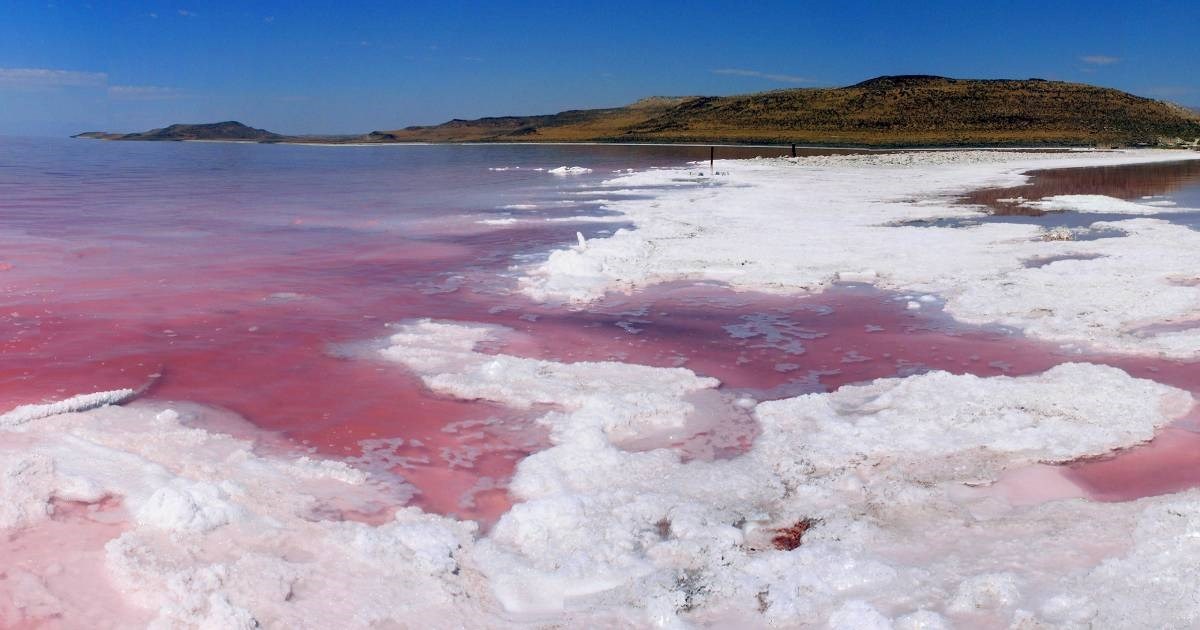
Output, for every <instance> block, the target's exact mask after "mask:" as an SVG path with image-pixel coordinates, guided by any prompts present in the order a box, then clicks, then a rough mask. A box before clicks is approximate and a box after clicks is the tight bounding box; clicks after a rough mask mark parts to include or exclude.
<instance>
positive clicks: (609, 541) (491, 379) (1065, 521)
mask: <svg viewBox="0 0 1200 630" xmlns="http://www.w3.org/2000/svg"><path fill="white" fill-rule="evenodd" d="M508 334H511V333H510V332H508V331H505V330H504V329H501V328H497V327H490V326H477V325H459V324H453V323H448V322H433V321H419V322H412V323H409V324H406V325H403V326H401V327H400V328H399V330H398V332H397V334H396V335H395V336H393V337H392V340H391V341H392V346H391V347H389V348H388V349H386V350H384V351H383V353H384V355H385V356H387V357H388V358H390V359H392V360H395V361H400V362H401V363H403V364H405V365H407V366H408V367H409V368H411V369H413V370H414V371H415V372H416V373H418V374H419V375H421V376H422V378H423V379H424V380H425V382H426V384H428V385H429V387H431V388H432V389H434V390H435V391H438V392H442V393H445V394H449V395H453V396H456V397H459V398H464V399H485V400H491V401H495V402H500V403H504V404H509V405H513V406H516V407H522V408H525V407H529V406H531V405H536V404H540V403H545V402H554V403H556V407H557V409H556V410H555V411H552V412H550V413H548V414H546V415H545V416H544V417H543V418H542V419H541V422H543V423H545V424H547V425H548V426H549V427H550V428H551V440H552V443H553V446H552V447H551V448H549V449H547V450H545V451H542V452H540V453H537V454H535V455H532V456H530V457H528V458H526V459H525V460H524V461H523V462H521V464H520V465H519V466H518V469H517V473H516V476H515V478H514V480H513V482H512V485H511V489H512V492H513V493H514V494H515V495H516V497H517V498H519V499H521V500H522V502H521V503H519V504H518V505H516V506H515V507H514V508H513V509H512V510H511V511H510V512H509V513H507V514H505V515H504V516H503V517H502V518H501V520H500V522H499V523H498V524H497V525H496V527H495V528H494V529H493V531H492V532H491V533H490V534H489V535H488V536H487V537H485V538H483V539H481V540H479V541H478V542H477V544H476V546H475V547H474V549H473V558H474V560H475V562H476V563H477V566H478V567H479V568H480V569H481V570H482V571H483V573H484V574H485V575H487V576H488V578H489V579H490V581H491V584H492V586H493V588H494V594H495V596H496V597H497V598H498V600H499V601H500V602H501V604H503V606H504V607H505V608H506V609H507V610H508V611H509V612H510V614H515V615H518V616H517V617H515V618H516V619H518V620H521V621H525V622H529V623H535V622H536V623H544V622H576V623H584V622H595V618H594V616H595V615H601V617H600V618H601V619H619V620H620V623H621V624H624V625H630V626H634V627H639V626H648V625H654V626H660V627H661V626H666V627H675V626H683V625H688V624H701V625H707V624H712V625H720V626H723V625H728V624H735V623H736V624H742V625H746V626H749V627H763V626H778V627H820V626H822V625H827V626H829V627H840V628H860V627H899V628H930V627H953V626H960V627H975V626H980V625H982V626H988V627H1003V626H1006V625H1009V624H1015V625H1020V624H1037V623H1046V624H1058V625H1061V626H1063V627H1086V625H1087V624H1089V623H1090V624H1096V623H1100V624H1103V623H1105V622H1107V621H1110V620H1113V619H1130V618H1136V617H1135V616H1134V615H1135V613H1131V612H1128V611H1129V610H1141V609H1145V608H1146V607H1147V605H1148V604H1147V602H1151V601H1154V599H1155V598H1157V597H1162V596H1170V597H1173V598H1175V600H1178V601H1177V602H1176V603H1177V604H1178V605H1176V606H1174V607H1173V608H1171V609H1170V610H1167V611H1161V610H1156V611H1154V612H1153V614H1152V616H1150V617H1147V618H1148V619H1155V620H1162V621H1163V622H1164V623H1165V624H1166V625H1167V626H1170V625H1171V624H1175V625H1182V626H1186V625H1189V624H1192V623H1196V622H1198V621H1200V604H1198V603H1196V602H1190V603H1189V602H1187V601H1184V597H1183V592H1184V590H1185V589H1186V586H1185V584H1186V583H1187V582H1186V579H1184V578H1183V577H1174V578H1172V579H1173V580H1174V581H1172V582H1170V583H1168V584H1166V585H1165V586H1164V583H1162V582H1159V581H1157V580H1154V579H1150V578H1146V577H1137V578H1132V579H1131V578H1130V577H1129V576H1125V575H1121V573H1120V571H1119V570H1112V569H1109V568H1108V567H1109V566H1110V565H1113V563H1118V564H1119V563H1122V562H1126V563H1128V562H1146V563H1148V564H1157V565H1160V567H1161V571H1163V572H1164V573H1169V574H1171V575H1173V576H1175V575H1177V576H1182V575H1186V574H1187V573H1188V572H1189V571H1191V566H1193V564H1194V562H1195V561H1196V560H1197V559H1200V557H1198V556H1197V555H1196V554H1195V553H1192V554H1180V553H1179V549H1180V547H1181V546H1183V547H1185V548H1186V547H1188V546H1189V544H1190V541H1189V539H1188V535H1189V533H1188V532H1189V531H1190V530H1188V529H1187V527H1186V526H1183V525H1180V526H1178V527H1176V529H1175V530H1171V531H1169V532H1167V534H1166V538H1167V541H1166V542H1163V543H1161V544H1159V543H1155V544H1152V545H1147V544H1144V543H1143V542H1142V541H1141V540H1140V539H1139V541H1138V542H1137V543H1136V544H1133V545H1131V543H1130V540H1131V538H1132V536H1133V535H1134V534H1135V533H1136V532H1137V531H1138V529H1137V528H1139V527H1145V525H1144V524H1143V525H1139V522H1142V521H1145V519H1146V518H1152V516H1149V515H1153V514H1156V513H1158V512H1160V511H1161V510H1162V509H1164V508H1163V507H1162V506H1164V505H1174V504H1176V503H1182V504H1185V505H1189V506H1194V507H1192V508H1189V509H1190V510H1192V511H1193V512H1196V513H1197V515H1198V517H1200V495H1197V494H1195V493H1188V494H1183V495H1178V496H1176V497H1171V498H1160V499H1145V500H1142V501H1137V502H1131V503H1124V504H1097V503H1091V502H1087V501H1082V500H1070V501H1056V502H1051V503H1045V504H1042V505H1039V506H1035V507H1018V506H1013V505H1009V504H1008V503H1006V502H1005V501H1004V500H1003V499H1001V498H998V497H997V496H995V495H993V494H989V493H987V492H979V491H974V490H970V489H969V488H968V486H967V484H971V485H978V484H981V483H985V482H987V481H990V480H993V479H996V478H997V476H998V475H1000V473H1001V472H1003V471H1005V470H1009V469H1013V468H1017V467H1023V466H1027V465H1029V464H1032V463H1036V462H1060V461H1067V460H1071V459H1075V458H1078V457H1081V456H1086V455H1090V454H1098V453H1104V452H1108V451H1110V450H1112V449H1114V448H1117V447H1119V446H1125V445H1131V444H1136V443H1138V442H1143V441H1145V440H1147V439H1149V438H1150V437H1151V436H1152V435H1153V433H1154V431H1155V429H1156V428H1157V427H1161V426H1163V425H1164V424H1166V423H1167V422H1169V421H1171V420H1172V419H1173V418H1176V417H1179V416H1181V415H1182V414H1184V413H1186V412H1187V410H1188V409H1190V408H1191V406H1192V404H1193V401H1192V398H1191V396H1190V395H1189V394H1187V393H1186V392H1183V391H1181V390H1177V389H1174V388H1170V387H1167V386H1164V385H1160V384H1157V383H1153V382H1151V381H1146V380H1139V379H1133V378H1131V377H1129V376H1128V375H1126V374H1125V373H1124V372H1122V371H1120V370H1117V369H1115V368H1111V367H1106V366H1098V365H1088V364H1066V365H1061V366H1058V367H1055V368H1053V369H1051V370H1049V371H1047V372H1046V373H1044V374H1041V375H1037V376H1029V377H1020V378H1008V377H995V378H980V377H975V376H969V375H966V376H955V375H950V374H946V373H942V372H934V373H930V374H925V375H920V376H912V377H908V378H904V379H883V380H879V381H876V382H874V383H871V384H868V385H864V386H856V387H844V388H842V389H841V390H839V391H837V392H835V393H832V394H814V395H808V396H801V397H797V398H792V399H787V400H782V401H775V402H767V403H762V404H759V405H758V407H757V413H756V415H757V419H758V420H759V422H760V423H761V427H762V435H760V436H759V438H758V439H757V441H756V443H755V445H754V447H753V449H752V450H751V451H750V452H748V453H746V454H745V455H742V456H739V457H736V458H733V459H731V460H726V461H690V462H683V461H681V460H680V458H679V456H678V454H677V453H675V452H673V451H670V450H666V449H658V450H652V451H643V452H630V451H627V450H622V449H621V448H620V447H619V446H618V440H634V439H636V438H638V437H640V435H639V434H640V433H644V434H645V435H653V434H659V433H661V431H663V429H664V427H671V428H672V429H674V430H676V431H678V430H680V428H679V427H680V424H679V423H680V421H681V420H682V422H683V423H684V424H683V427H684V429H685V430H686V426H687V422H688V417H689V415H691V414H692V413H693V412H694V411H695V406H694V405H693V403H692V401H695V400H697V399H698V397H701V396H703V395H705V394H706V393H707V394H711V395H718V396H719V394H717V393H716V392H715V391H713V387H714V386H715V383H714V382H713V381H712V380H711V379H707V378H703V377H699V376H696V375H695V374H693V373H691V372H690V371H688V370H684V369H678V368H676V369H668V368H647V367H641V366H633V365H626V364H620V363H575V364H563V363H556V362H550V361H539V360H533V359H524V358H519V357H512V356H505V355H488V354H482V353H479V352H475V351H473V350H472V349H471V348H473V347H474V345H475V344H478V343H480V342H484V341H490V340H495V339H503V338H504V337H505V336H506V335H508ZM1080 391H1088V392H1092V393H1093V395H1091V396H1088V397H1080V396H1079V392H1080ZM738 402H739V401H733V400H730V401H728V404H729V405H730V407H733V406H735V405H737V404H738ZM800 519H810V520H811V521H812V523H813V525H812V527H811V529H810V530H809V531H808V532H807V533H806V534H805V536H804V538H803V544H802V545H800V546H799V547H798V548H796V549H794V550H791V551H783V550H777V549H774V548H773V547H772V545H771V538H772V537H773V536H774V535H775V529H774V528H777V527H786V526H788V525H791V524H793V523H795V522H797V521H798V520H800ZM1197 522H1198V523H1200V518H1198V521H1197ZM1143 556H1145V557H1144V558H1143ZM998 567H1004V568H1003V569H998ZM1101 589H1107V591H1108V592H1106V594H1105V597H1096V596H1095V595H1094V593H1096V592H1097V591H1099V590H1101ZM1120 615H1124V617H1120ZM1137 625H1138V624H1134V626H1137ZM1028 627H1033V626H1028Z"/></svg>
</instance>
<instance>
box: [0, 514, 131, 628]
mask: <svg viewBox="0 0 1200 630" xmlns="http://www.w3.org/2000/svg"><path fill="white" fill-rule="evenodd" d="M51 507H52V509H53V513H52V514H51V515H50V518H49V519H47V520H45V521H42V522H40V523H38V524H37V525H36V526H34V527H29V528H26V529H18V530H9V531H6V532H4V534H3V535H2V536H0V627H4V628H44V627H47V626H48V625H49V626H51V627H56V626H57V624H60V623H62V620H64V619H79V620H82V619H90V620H93V621H95V622H97V623H100V624H101V625H98V626H96V627H141V626H144V625H146V624H147V623H148V622H149V621H150V618H149V616H148V615H147V614H146V612H145V611H142V610H139V609H135V608H131V607H129V606H127V605H125V598H124V597H122V596H121V594H120V593H119V592H118V591H117V589H116V588H114V586H113V584H112V583H111V582H110V581H109V577H108V573H107V571H106V570H105V567H104V545H105V543H107V542H108V541H110V540H112V539H113V538H116V537H117V536H119V535H120V534H121V532H122V531H124V529H125V528H124V522H125V521H126V514H125V512H124V510H123V509H122V508H121V506H120V502H119V501H117V500H115V499H106V500H103V501H100V502H98V503H78V502H70V501H54V502H52V503H51ZM100 620H103V621H102V622H101V621H100Z"/></svg>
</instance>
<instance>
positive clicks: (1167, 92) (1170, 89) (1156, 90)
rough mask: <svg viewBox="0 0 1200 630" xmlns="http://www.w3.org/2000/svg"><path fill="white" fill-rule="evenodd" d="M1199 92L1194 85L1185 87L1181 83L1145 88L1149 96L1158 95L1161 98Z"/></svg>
mask: <svg viewBox="0 0 1200 630" xmlns="http://www.w3.org/2000/svg"><path fill="white" fill-rule="evenodd" d="M1197 93H1200V89H1197V88H1194V87H1186V86H1182V85H1160V86H1157V87H1152V88H1149V89H1147V90H1146V94H1149V95H1150V96H1158V97H1162V98H1172V97H1177V96H1191V95H1193V94H1197Z"/></svg>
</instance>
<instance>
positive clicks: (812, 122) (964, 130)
mask: <svg viewBox="0 0 1200 630" xmlns="http://www.w3.org/2000/svg"><path fill="white" fill-rule="evenodd" d="M80 135H81V136H85V137H93V138H102V139H109V140H204V139H208V140H255V141H259V142H325V143H348V142H367V143H391V142H702V143H762V144H789V143H796V144H810V145H843V146H877V147H887V146H956V145H958V146H962V145H976V146H983V145H990V146H1013V145H1024V146H1032V145H1086V146H1095V145H1137V144H1147V145H1152V144H1160V143H1162V142H1164V140H1167V141H1169V140H1171V139H1183V140H1185V141H1192V140H1195V139H1197V138H1200V116H1198V115H1197V114H1196V113H1195V112H1193V111H1191V110H1188V109H1185V108H1183V107H1179V106H1176V105H1172V104H1170V103H1164V102H1162V101H1155V100H1152V99H1148V98H1142V97H1139V96H1134V95H1132V94H1128V93H1125V92H1121V91H1119V90H1113V89H1109V88H1101V87H1095V86H1091V85H1084V84H1080V83H1064V82H1061V81H1044V80H1041V79H1028V80H1006V79H995V80H990V79H989V80H972V79H947V78H944V77H932V76H895V77H878V78H875V79H871V80H869V81H863V82H862V83H858V84H856V85H851V86H849V87H844V88H805V89H790V90H777V91H773V92H761V93H757V94H746V95H740V96H714V97H709V96H688V97H671V98H668V97H653V98H648V99H643V100H641V101H638V102H636V103H634V104H632V105H628V106H625V107H613V108H607V109H582V110H570V111H565V112H560V113H558V114H547V115H539V116H503V117H492V118H480V119H477V120H457V119H456V120H451V121H449V122H446V123H443V124H440V125H433V126H426V127H406V128H404V129H396V130H392V131H373V132H371V133H369V134H365V135H359V136H280V135H276V134H273V133H270V132H267V131H264V130H262V129H253V128H250V127H246V126H244V125H241V124H239V123H216V124H212V125H172V126H171V127H166V128H164V129H156V130H153V131H149V132H146V133H141V134H124V135H122V134H106V133H102V132H90V133H87V134H80Z"/></svg>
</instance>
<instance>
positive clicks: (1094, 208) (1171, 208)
mask: <svg viewBox="0 0 1200 630" xmlns="http://www.w3.org/2000/svg"><path fill="white" fill-rule="evenodd" d="M1021 205H1022V206H1024V207H1027V208H1034V209H1037V210H1045V211H1048V212H1089V213H1093V214H1159V213H1163V212H1196V211H1197V209H1196V208H1177V207H1175V204H1173V203H1172V202H1170V201H1146V202H1142V203H1136V202H1133V201H1125V200H1124V199H1117V198H1115V197H1108V196H1106V195H1055V196H1053V197H1046V198H1044V199H1039V200H1037V201H1029V202H1025V203H1022V204H1021Z"/></svg>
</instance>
